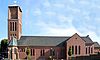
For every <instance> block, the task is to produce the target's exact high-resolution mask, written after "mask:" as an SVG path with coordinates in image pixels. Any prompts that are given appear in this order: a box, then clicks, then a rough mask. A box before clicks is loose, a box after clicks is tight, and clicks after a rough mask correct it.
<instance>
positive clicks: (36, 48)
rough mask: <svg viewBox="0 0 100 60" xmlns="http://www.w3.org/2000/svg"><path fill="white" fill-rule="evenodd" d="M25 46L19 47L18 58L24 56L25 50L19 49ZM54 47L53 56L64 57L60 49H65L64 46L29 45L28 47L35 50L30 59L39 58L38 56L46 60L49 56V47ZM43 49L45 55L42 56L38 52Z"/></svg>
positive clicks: (37, 59) (36, 59)
mask: <svg viewBox="0 0 100 60" xmlns="http://www.w3.org/2000/svg"><path fill="white" fill-rule="evenodd" d="M25 48H26V47H25V46H23V47H21V46H20V47H19V56H20V59H24V58H25V57H26V53H25V52H22V51H21V52H20V49H25ZM51 48H52V49H55V56H54V57H53V58H58V59H61V58H65V57H64V56H61V52H62V51H61V49H65V48H64V47H30V49H34V52H35V55H34V56H32V59H35V60H39V59H40V58H43V57H44V58H46V60H47V59H48V58H49V56H50V49H51ZM42 49H44V51H45V55H44V56H41V54H40V52H41V50H42Z"/></svg>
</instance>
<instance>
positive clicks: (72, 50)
mask: <svg viewBox="0 0 100 60" xmlns="http://www.w3.org/2000/svg"><path fill="white" fill-rule="evenodd" d="M72 54H74V46H72Z"/></svg>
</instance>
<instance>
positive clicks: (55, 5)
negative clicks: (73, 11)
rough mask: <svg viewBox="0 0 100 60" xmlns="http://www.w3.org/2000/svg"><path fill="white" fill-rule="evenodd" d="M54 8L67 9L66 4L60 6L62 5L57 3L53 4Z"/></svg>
mask: <svg viewBox="0 0 100 60" xmlns="http://www.w3.org/2000/svg"><path fill="white" fill-rule="evenodd" d="M53 6H54V7H56V8H64V7H65V5H64V4H60V3H55V4H53Z"/></svg>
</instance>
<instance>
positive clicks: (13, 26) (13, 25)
mask: <svg viewBox="0 0 100 60" xmlns="http://www.w3.org/2000/svg"><path fill="white" fill-rule="evenodd" d="M13 31H14V22H13Z"/></svg>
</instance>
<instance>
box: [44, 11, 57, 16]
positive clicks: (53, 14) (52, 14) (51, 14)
mask: <svg viewBox="0 0 100 60" xmlns="http://www.w3.org/2000/svg"><path fill="white" fill-rule="evenodd" d="M45 14H46V15H48V16H55V15H56V12H53V11H46V12H45Z"/></svg>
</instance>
